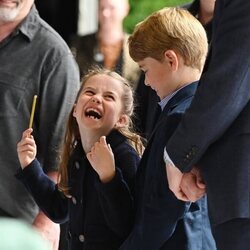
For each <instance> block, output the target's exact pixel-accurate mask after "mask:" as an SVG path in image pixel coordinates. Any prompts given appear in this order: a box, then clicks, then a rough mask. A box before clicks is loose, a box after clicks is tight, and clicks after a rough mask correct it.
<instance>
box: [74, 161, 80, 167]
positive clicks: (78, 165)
mask: <svg viewBox="0 0 250 250" xmlns="http://www.w3.org/2000/svg"><path fill="white" fill-rule="evenodd" d="M75 167H76V169H79V168H80V164H79V162H78V161H76V162H75Z"/></svg>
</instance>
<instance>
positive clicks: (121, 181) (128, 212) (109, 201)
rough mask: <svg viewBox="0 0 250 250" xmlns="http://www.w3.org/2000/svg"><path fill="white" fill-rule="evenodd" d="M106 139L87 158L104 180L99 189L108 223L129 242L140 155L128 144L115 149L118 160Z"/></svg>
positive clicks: (98, 185) (97, 185)
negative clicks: (127, 238)
mask: <svg viewBox="0 0 250 250" xmlns="http://www.w3.org/2000/svg"><path fill="white" fill-rule="evenodd" d="M104 140H105V138H102V139H101V140H100V144H96V145H95V146H94V149H92V150H91V153H90V154H88V155H87V157H88V159H89V161H90V163H91V165H92V167H93V168H94V169H95V170H96V172H97V173H98V175H99V178H100V181H97V182H96V183H95V188H96V189H97V191H98V193H99V199H100V204H101V207H102V210H103V214H104V217H105V220H106V223H107V225H108V226H109V227H110V228H111V229H112V230H113V231H114V232H115V233H116V234H117V235H118V237H120V238H121V239H124V240H125V239H126V237H127V236H128V234H129V232H130V230H131V227H132V224H133V216H134V194H133V190H134V184H135V175H136V170H137V166H138V163H139V156H138V155H137V154H136V152H135V151H134V150H133V149H132V147H130V146H129V145H128V144H125V143H124V144H123V146H121V147H119V146H118V147H119V148H115V149H114V150H115V152H114V154H115V159H116V160H114V155H113V153H112V150H111V148H110V147H109V146H108V145H107V144H106V141H104ZM105 144H106V145H105ZM106 177H107V178H106Z"/></svg>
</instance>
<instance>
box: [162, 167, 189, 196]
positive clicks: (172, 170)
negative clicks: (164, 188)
mask: <svg viewBox="0 0 250 250" xmlns="http://www.w3.org/2000/svg"><path fill="white" fill-rule="evenodd" d="M166 174H167V181H168V187H169V189H170V190H171V191H172V192H173V193H174V195H175V196H176V198H177V199H179V200H182V201H189V199H188V197H187V196H186V194H185V193H184V192H183V191H182V189H181V186H180V185H181V181H182V177H183V173H182V172H181V171H180V170H179V169H178V168H177V167H175V166H174V165H172V164H168V165H166Z"/></svg>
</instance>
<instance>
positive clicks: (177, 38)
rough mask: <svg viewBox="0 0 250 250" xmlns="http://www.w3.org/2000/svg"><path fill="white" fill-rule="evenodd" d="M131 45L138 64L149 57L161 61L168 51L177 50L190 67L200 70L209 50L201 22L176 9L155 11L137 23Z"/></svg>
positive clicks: (130, 49)
mask: <svg viewBox="0 0 250 250" xmlns="http://www.w3.org/2000/svg"><path fill="white" fill-rule="evenodd" d="M128 44H129V53H130V56H131V57H132V58H133V60H134V61H136V62H138V61H141V60H143V59H145V58H146V57H151V58H154V59H156V60H158V61H162V59H163V57H164V53H165V51H166V50H174V51H175V52H177V53H178V54H179V55H180V56H181V57H182V58H183V59H184V62H185V64H186V65H187V66H190V67H192V68H197V69H199V70H200V71H201V70H202V68H203V65H204V61H205V58H206V55H207V50H208V42H207V36H206V32H205V30H204V28H203V26H202V25H201V23H200V22H199V21H198V20H197V19H196V18H195V17H194V16H193V15H191V14H190V13H189V12H188V11H187V10H184V9H181V8H175V7H169V8H163V9H161V10H159V11H156V12H154V13H153V14H151V15H150V16H149V17H147V18H146V19H145V20H144V21H142V22H140V23H139V24H137V25H136V27H135V29H134V32H133V33H132V35H131V36H130V37H129V40H128Z"/></svg>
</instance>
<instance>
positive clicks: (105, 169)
mask: <svg viewBox="0 0 250 250" xmlns="http://www.w3.org/2000/svg"><path fill="white" fill-rule="evenodd" d="M87 158H88V160H89V162H90V164H91V165H92V167H93V169H94V170H95V171H96V172H97V174H98V175H99V177H100V180H101V182H103V183H106V182H109V181H110V180H111V179H112V178H113V177H114V176H115V160H114V154H113V152H112V149H111V147H110V145H109V144H107V142H106V138H105V136H102V137H101V138H100V141H99V142H96V143H95V145H94V146H93V147H92V148H91V151H90V152H89V153H88V154H87Z"/></svg>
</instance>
